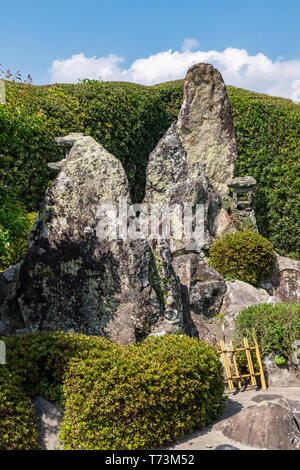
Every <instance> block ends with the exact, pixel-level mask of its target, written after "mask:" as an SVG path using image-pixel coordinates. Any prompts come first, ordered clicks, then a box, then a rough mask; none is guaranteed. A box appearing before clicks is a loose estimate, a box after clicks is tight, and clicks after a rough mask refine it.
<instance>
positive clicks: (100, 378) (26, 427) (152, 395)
mask: <svg viewBox="0 0 300 470" xmlns="http://www.w3.org/2000/svg"><path fill="white" fill-rule="evenodd" d="M0 339H2V340H4V341H5V343H6V349H7V365H5V366H4V365H2V366H0V449H1V450H7V449H17V448H18V449H35V448H37V447H38V441H37V423H36V419H35V416H34V413H33V407H32V403H31V400H30V399H31V398H33V397H35V396H42V397H44V398H46V399H48V400H50V401H54V402H58V403H59V404H60V405H61V406H63V407H64V408H65V415H64V420H63V425H62V432H61V439H62V441H63V443H64V448H65V449H100V448H101V449H103V450H104V449H108V448H110V449H115V450H118V449H124V448H126V449H133V448H147V447H148V448H149V447H151V446H155V445H159V444H160V443H162V442H164V441H169V440H172V439H176V438H177V437H179V436H180V435H182V434H183V433H185V432H188V431H191V430H193V429H195V428H197V427H200V426H204V425H206V424H207V423H209V421H210V420H212V419H213V418H215V417H217V416H218V415H219V413H220V412H221V410H222V407H223V399H222V396H223V391H224V385H223V376H222V365H221V363H220V361H219V359H218V356H217V354H216V351H215V350H214V349H213V348H212V347H211V346H209V345H207V344H205V343H203V342H199V341H197V340H195V339H191V338H189V337H187V336H180V335H169V336H165V337H159V338H149V339H148V340H146V341H144V342H143V343H139V344H134V345H130V346H119V345H116V344H114V343H112V342H110V341H109V340H107V339H104V338H99V337H95V336H85V335H81V334H76V333H62V332H36V333H28V334H23V335H18V336H12V337H10V338H0ZM62 391H63V392H64V393H62Z"/></svg>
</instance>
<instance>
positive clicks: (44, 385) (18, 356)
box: [1, 331, 117, 405]
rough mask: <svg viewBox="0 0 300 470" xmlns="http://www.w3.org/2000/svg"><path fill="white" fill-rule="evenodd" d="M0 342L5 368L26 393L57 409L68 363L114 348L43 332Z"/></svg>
mask: <svg viewBox="0 0 300 470" xmlns="http://www.w3.org/2000/svg"><path fill="white" fill-rule="evenodd" d="M1 339H2V340H4V341H5V344H6V350H7V367H8V368H9V370H10V371H12V372H13V373H14V374H15V375H16V376H18V377H20V380H21V382H22V384H23V387H24V390H25V391H26V393H27V394H28V395H29V396H30V397H34V396H37V395H41V396H43V397H44V398H46V399H48V400H50V401H56V402H59V403H60V404H61V405H63V396H62V393H61V392H62V390H61V388H62V383H63V380H64V374H65V372H66V370H67V369H68V366H69V362H70V360H71V359H73V358H75V357H76V358H81V359H83V358H86V357H99V356H101V354H102V351H103V350H108V351H111V350H114V349H115V348H116V347H117V346H116V345H115V344H114V343H112V342H110V341H108V340H106V339H104V338H99V337H96V336H86V335H81V334H76V333H63V332H47V331H44V332H38V333H28V334H23V335H18V336H11V337H9V338H1Z"/></svg>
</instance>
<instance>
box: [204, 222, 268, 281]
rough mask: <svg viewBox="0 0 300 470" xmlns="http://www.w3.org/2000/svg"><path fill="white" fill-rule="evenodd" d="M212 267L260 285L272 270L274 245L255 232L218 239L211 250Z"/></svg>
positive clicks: (222, 272)
mask: <svg viewBox="0 0 300 470" xmlns="http://www.w3.org/2000/svg"><path fill="white" fill-rule="evenodd" d="M209 253H210V260H209V262H210V264H211V265H212V266H213V268H215V269H216V270H217V271H219V272H220V273H221V274H223V276H225V277H227V278H230V279H239V280H241V281H244V282H249V283H251V284H254V285H256V284H258V283H259V281H261V280H262V279H264V278H265V277H267V276H268V275H269V274H270V272H271V270H272V267H273V263H274V252H273V247H272V244H271V243H270V242H269V241H268V240H267V239H266V238H264V237H262V236H261V235H259V234H258V233H255V232H248V231H246V230H243V231H242V232H236V233H232V234H227V235H224V236H223V237H222V238H220V239H217V240H216V241H215V242H214V243H213V244H212V246H211V247H210V251H209Z"/></svg>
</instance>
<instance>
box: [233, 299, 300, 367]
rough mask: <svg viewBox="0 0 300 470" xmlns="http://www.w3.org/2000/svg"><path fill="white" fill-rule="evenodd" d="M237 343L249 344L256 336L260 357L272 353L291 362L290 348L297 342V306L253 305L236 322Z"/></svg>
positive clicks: (299, 316) (299, 334)
mask: <svg viewBox="0 0 300 470" xmlns="http://www.w3.org/2000/svg"><path fill="white" fill-rule="evenodd" d="M235 327H236V332H235V335H236V341H237V342H238V341H241V339H242V338H243V337H244V336H247V337H248V338H249V339H250V340H251V337H252V333H253V332H255V334H256V337H257V340H258V344H259V347H260V351H261V355H262V357H263V358H264V357H266V356H268V355H269V354H271V353H275V354H276V355H278V359H279V357H280V359H281V363H283V362H282V360H283V359H285V360H290V359H291V356H292V354H293V352H294V350H293V348H292V344H293V342H294V341H296V340H299V338H300V304H299V303H298V304H292V303H284V302H282V303H278V304H275V305H272V304H262V305H254V306H252V307H248V308H246V309H245V310H243V311H242V312H240V313H239V314H238V315H237V317H236V319H235Z"/></svg>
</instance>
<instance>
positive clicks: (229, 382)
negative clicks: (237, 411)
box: [220, 341, 234, 390]
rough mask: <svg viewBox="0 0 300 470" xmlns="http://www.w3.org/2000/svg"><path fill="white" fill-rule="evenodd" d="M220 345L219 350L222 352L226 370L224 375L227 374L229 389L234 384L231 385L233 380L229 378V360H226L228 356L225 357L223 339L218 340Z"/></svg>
mask: <svg viewBox="0 0 300 470" xmlns="http://www.w3.org/2000/svg"><path fill="white" fill-rule="evenodd" d="M220 346H221V352H222V357H223V362H224V367H225V372H226V376H227V379H228V386H229V389H230V390H233V389H234V385H233V381H232V380H231V371H230V366H229V362H228V358H227V352H226V348H225V343H224V341H220Z"/></svg>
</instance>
